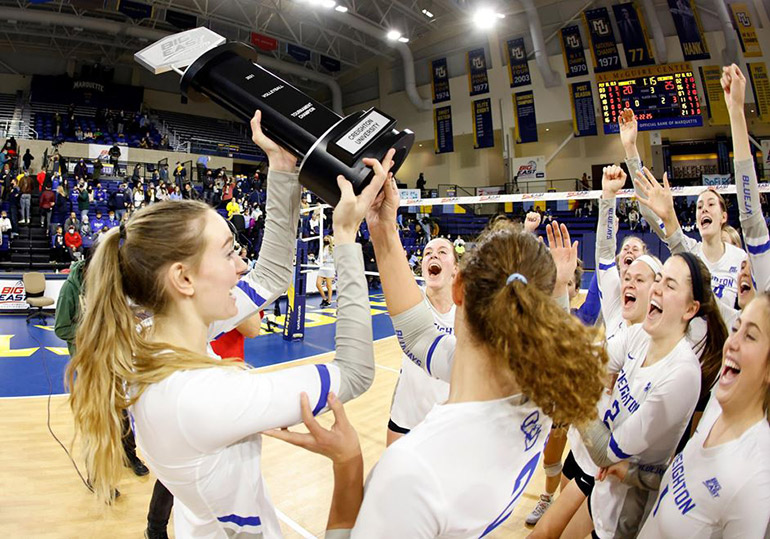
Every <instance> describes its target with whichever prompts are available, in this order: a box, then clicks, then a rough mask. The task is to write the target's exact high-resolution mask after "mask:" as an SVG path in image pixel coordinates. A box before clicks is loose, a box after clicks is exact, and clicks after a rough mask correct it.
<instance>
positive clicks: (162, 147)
mask: <svg viewBox="0 0 770 539" xmlns="http://www.w3.org/2000/svg"><path fill="white" fill-rule="evenodd" d="M170 148H171V145H170V144H169V142H168V135H163V136H162V137H161V139H160V146H159V147H158V149H159V150H168V149H170Z"/></svg>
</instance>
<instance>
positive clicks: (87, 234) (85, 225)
mask: <svg viewBox="0 0 770 539" xmlns="http://www.w3.org/2000/svg"><path fill="white" fill-rule="evenodd" d="M78 232H79V233H80V237H81V238H83V249H90V248H91V245H93V234H94V230H93V228H92V227H91V223H89V222H88V215H84V216H83V220H82V221H81V223H80V228H79V229H78Z"/></svg>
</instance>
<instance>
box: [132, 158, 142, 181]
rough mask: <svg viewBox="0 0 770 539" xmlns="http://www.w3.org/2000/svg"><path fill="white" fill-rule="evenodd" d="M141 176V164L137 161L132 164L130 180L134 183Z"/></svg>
mask: <svg viewBox="0 0 770 539" xmlns="http://www.w3.org/2000/svg"><path fill="white" fill-rule="evenodd" d="M141 178H142V164H141V163H137V164H135V165H134V171H133V172H132V173H131V181H132V182H133V183H134V185H136V184H137V183H139V180H140V179H141Z"/></svg>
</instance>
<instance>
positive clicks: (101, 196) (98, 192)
mask: <svg viewBox="0 0 770 539" xmlns="http://www.w3.org/2000/svg"><path fill="white" fill-rule="evenodd" d="M94 170H96V168H94ZM94 175H95V174H94ZM106 201H107V191H105V190H104V188H103V187H102V184H101V183H99V182H97V184H96V189H94V202H96V203H97V204H104V203H105V202H106Z"/></svg>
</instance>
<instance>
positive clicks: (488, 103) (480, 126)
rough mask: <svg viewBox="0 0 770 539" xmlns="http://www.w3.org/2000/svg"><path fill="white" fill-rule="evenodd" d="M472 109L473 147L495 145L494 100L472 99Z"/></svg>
mask: <svg viewBox="0 0 770 539" xmlns="http://www.w3.org/2000/svg"><path fill="white" fill-rule="evenodd" d="M530 93H532V92H530ZM471 110H472V112H473V147H474V148H476V149H479V148H491V147H493V146H494V145H495V132H494V130H493V129H494V127H493V125H492V100H491V99H489V98H488V97H487V98H486V99H478V100H476V101H472V102H471Z"/></svg>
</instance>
